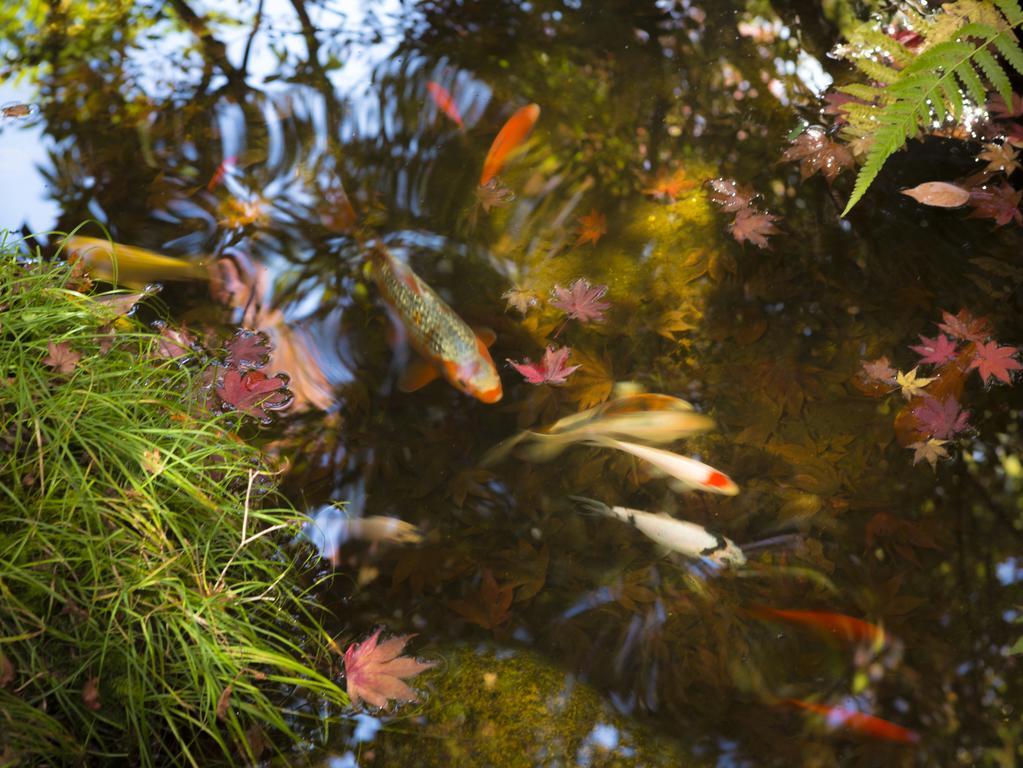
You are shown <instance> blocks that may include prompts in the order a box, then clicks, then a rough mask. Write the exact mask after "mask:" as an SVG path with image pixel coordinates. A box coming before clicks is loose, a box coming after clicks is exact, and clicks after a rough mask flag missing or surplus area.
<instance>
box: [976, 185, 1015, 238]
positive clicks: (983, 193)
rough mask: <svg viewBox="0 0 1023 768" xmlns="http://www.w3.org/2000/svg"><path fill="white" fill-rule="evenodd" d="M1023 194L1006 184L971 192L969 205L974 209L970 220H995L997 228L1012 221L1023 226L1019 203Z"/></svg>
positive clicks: (989, 186) (988, 186)
mask: <svg viewBox="0 0 1023 768" xmlns="http://www.w3.org/2000/svg"><path fill="white" fill-rule="evenodd" d="M1021 198H1023V192H1020V191H1018V190H1016V189H1013V188H1012V187H1010V186H1009V185H1008V184H1006V183H1005V182H1002V183H1001V184H999V185H998V186H997V187H995V186H991V185H985V186H983V187H976V188H974V189H972V190H970V201H969V204H970V206H971V207H972V208H973V210H972V211H971V212H970V215H969V216H967V217H966V218H968V219H993V220H994V222H995V226H997V227H1004V226H1005V225H1006V224H1008V223H1009V222H1010V221H1015V222H1016V223H1017V224H1023V213H1020V210H1019V201H1020V199H1021Z"/></svg>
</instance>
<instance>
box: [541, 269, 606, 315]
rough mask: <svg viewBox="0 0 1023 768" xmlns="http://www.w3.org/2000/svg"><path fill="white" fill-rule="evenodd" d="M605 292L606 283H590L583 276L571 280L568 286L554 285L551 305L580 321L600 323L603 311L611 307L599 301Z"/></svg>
mask: <svg viewBox="0 0 1023 768" xmlns="http://www.w3.org/2000/svg"><path fill="white" fill-rule="evenodd" d="M606 293H607V286H606V285H592V286H591V285H590V281H589V280H587V279H586V278H585V277H580V278H578V279H577V280H575V281H573V282H572V284H571V285H569V287H568V288H562V287H561V286H560V285H555V286H554V288H553V289H552V290H551V300H550V303H551V306H553V307H556V308H558V309H560V310H561V311H562V312H564V313H565V314H566V315H568V316H569V317H570V318H572V319H574V320H578V321H579V322H582V323H602V322H604V313H605V312H606V311H607V310H609V309H610V308H611V305H610V304H609V303H608V302H606V301H601V299H603V298H604V294H606Z"/></svg>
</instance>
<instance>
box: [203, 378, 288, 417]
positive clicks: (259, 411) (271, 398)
mask: <svg viewBox="0 0 1023 768" xmlns="http://www.w3.org/2000/svg"><path fill="white" fill-rule="evenodd" d="M287 385H288V382H287V378H286V377H284V376H282V375H280V374H278V375H277V376H274V377H272V378H268V377H267V376H266V374H264V373H262V372H261V371H246V372H245V373H242V372H241V371H239V370H237V369H236V368H230V369H228V370H227V372H226V373H224V378H223V379H222V381H221V383H220V384H218V385H217V395H218V396H219V397H220V399H221V400H223V401H224V403H225V404H226V405H229V406H231V408H233V409H234V410H236V411H240V412H241V413H244V414H246V415H248V416H252V417H253V418H256V419H259V420H260V421H263V422H266V421H268V420H269V419H270V414H269V413H268V411H279V410H281V409H282V408H286V407H287V406H288V405H289V404H290V403H291V400H292V397H291V393H290V392H289V391H288V390H287Z"/></svg>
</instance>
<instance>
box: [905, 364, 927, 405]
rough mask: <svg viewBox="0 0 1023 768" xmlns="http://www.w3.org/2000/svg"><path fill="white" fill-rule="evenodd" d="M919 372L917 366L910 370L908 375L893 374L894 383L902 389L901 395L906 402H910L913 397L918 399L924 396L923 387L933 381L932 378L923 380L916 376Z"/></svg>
mask: <svg viewBox="0 0 1023 768" xmlns="http://www.w3.org/2000/svg"><path fill="white" fill-rule="evenodd" d="M917 370H919V366H917V367H916V368H914V369H913V370H911V371H910V372H909V373H903V372H902V371H898V372H897V373H896V374H895V383H896V385H897V386H899V387H900V388H901V389H902V395H903V397H905V398H906V399H907V400H911V399H912V398H914V397H918V396H920V395H923V394H924V389H923V388H924V387H926V386H927V385H928V384H930V383H931V382H932V381H934V379H933V378H925V377H923V376H917V375H916V372H917Z"/></svg>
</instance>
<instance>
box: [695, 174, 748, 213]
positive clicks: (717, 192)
mask: <svg viewBox="0 0 1023 768" xmlns="http://www.w3.org/2000/svg"><path fill="white" fill-rule="evenodd" d="M707 186H708V187H710V189H711V192H710V194H709V195H708V197H709V198H710V201H711V202H712V203H714V204H715V205H717V206H720V207H721V210H722V211H724V212H725V213H736V212H738V211H741V210H743V209H744V208H749V207H750V203H752V202H753V198H754V197H756V194H757V193H756V192H754V191H753V187H751V186H748V185H745V184H739V183H738V182H737V181H736V180H735V179H711V180H710V181H708V182H707Z"/></svg>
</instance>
